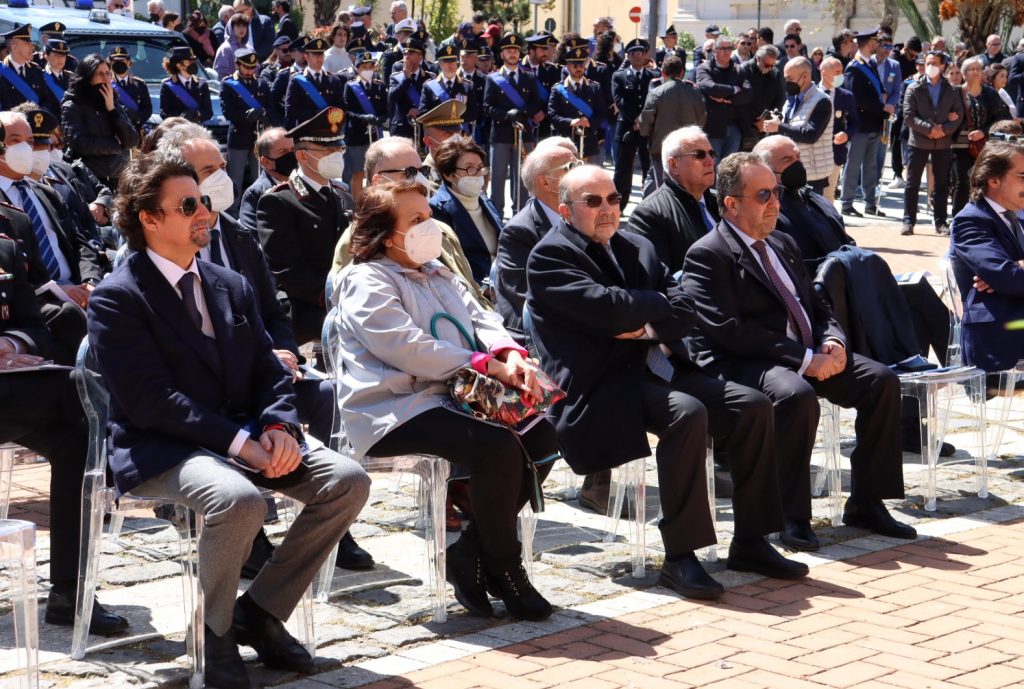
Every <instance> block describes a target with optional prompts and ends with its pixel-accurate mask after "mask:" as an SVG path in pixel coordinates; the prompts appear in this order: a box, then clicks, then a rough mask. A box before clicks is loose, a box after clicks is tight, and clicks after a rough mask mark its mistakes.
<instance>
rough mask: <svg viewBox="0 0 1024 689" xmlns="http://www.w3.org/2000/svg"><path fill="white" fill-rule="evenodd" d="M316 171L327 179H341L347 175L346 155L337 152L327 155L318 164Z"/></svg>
mask: <svg viewBox="0 0 1024 689" xmlns="http://www.w3.org/2000/svg"><path fill="white" fill-rule="evenodd" d="M316 171H317V172H319V173H320V176H321V177H326V178H327V179H341V176H342V175H343V174H345V154H343V153H342V152H341V151H335V152H334V153H329V154H327V155H325V156H324V157H323V158H321V159H320V160H318V161H317V162H316Z"/></svg>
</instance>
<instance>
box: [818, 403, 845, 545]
mask: <svg viewBox="0 0 1024 689" xmlns="http://www.w3.org/2000/svg"><path fill="white" fill-rule="evenodd" d="M821 410H822V421H823V422H824V424H825V427H824V429H823V433H822V436H823V439H824V446H825V466H824V467H823V470H822V472H821V475H822V476H825V477H827V479H828V514H829V519H830V520H831V521H832V526H839V525H840V523H841V522H842V518H843V474H842V465H841V464H840V457H841V454H840V449H839V407H838V406H837V405H835V404H832V403H831V402H827V401H823V402H822V405H821Z"/></svg>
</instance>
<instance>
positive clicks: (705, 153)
mask: <svg viewBox="0 0 1024 689" xmlns="http://www.w3.org/2000/svg"><path fill="white" fill-rule="evenodd" d="M679 155H681V156H690V157H692V158H694V159H696V160H704V159H705V158H711V160H714V159H715V152H714V151H712V150H711V149H708V150H704V149H702V148H701V149H697V150H696V151H686V152H685V153H680V154H679Z"/></svg>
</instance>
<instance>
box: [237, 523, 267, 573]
mask: <svg viewBox="0 0 1024 689" xmlns="http://www.w3.org/2000/svg"><path fill="white" fill-rule="evenodd" d="M273 554H274V544H273V543H271V542H270V539H269V538H267V531H266V529H260V530H259V533H257V534H256V538H254V539H252V549H251V550H250V551H249V559H247V560H246V561H245V564H243V565H242V578H243V579H255V578H256V575H257V574H259V573H260V570H261V569H263V565H265V564H266V563H267V561H268V560H269V559H270V556H271V555H273Z"/></svg>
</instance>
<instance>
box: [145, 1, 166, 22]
mask: <svg viewBox="0 0 1024 689" xmlns="http://www.w3.org/2000/svg"><path fill="white" fill-rule="evenodd" d="M146 10H147V11H148V12H149V21H150V22H151V23H153V24H157V25H159V24H160V22H161V21H162V20H163V18H164V14H166V13H167V10H166V9H164V0H149V2H147V3H146Z"/></svg>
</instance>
